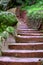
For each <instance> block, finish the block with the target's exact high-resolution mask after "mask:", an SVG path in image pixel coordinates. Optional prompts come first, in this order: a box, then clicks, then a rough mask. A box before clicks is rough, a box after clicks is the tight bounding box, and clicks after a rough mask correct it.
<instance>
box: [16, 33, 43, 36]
mask: <svg viewBox="0 0 43 65" xmlns="http://www.w3.org/2000/svg"><path fill="white" fill-rule="evenodd" d="M17 35H21V36H43V33H19V34H17Z"/></svg>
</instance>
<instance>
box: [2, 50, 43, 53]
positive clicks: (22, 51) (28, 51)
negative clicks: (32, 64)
mask: <svg viewBox="0 0 43 65" xmlns="http://www.w3.org/2000/svg"><path fill="white" fill-rule="evenodd" d="M2 52H6V53H7V52H8V53H16V52H17V53H33V52H42V53H43V50H2Z"/></svg>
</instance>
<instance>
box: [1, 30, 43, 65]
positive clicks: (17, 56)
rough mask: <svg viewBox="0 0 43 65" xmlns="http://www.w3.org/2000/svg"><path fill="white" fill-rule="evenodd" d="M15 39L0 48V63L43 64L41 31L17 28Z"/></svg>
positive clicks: (14, 64)
mask: <svg viewBox="0 0 43 65" xmlns="http://www.w3.org/2000/svg"><path fill="white" fill-rule="evenodd" d="M15 40H16V42H15V43H9V44H8V49H7V50H6V49H5V50H2V56H1V57H0V65H26V64H27V65H43V32H41V31H37V30H32V29H19V30H18V31H17V35H16V36H15Z"/></svg>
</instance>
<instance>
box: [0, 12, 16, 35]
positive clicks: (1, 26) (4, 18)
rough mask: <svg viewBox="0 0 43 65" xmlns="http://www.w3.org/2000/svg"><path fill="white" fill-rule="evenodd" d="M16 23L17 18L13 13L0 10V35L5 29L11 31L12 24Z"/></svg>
mask: <svg viewBox="0 0 43 65" xmlns="http://www.w3.org/2000/svg"><path fill="white" fill-rule="evenodd" d="M16 24H17V19H16V16H15V15H14V14H13V13H9V12H0V35H1V34H2V33H3V32H4V31H7V32H8V33H13V32H14V29H13V27H12V26H13V25H16ZM12 31H13V32H12ZM3 35H4V34H3Z"/></svg>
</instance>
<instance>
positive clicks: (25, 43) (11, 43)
mask: <svg viewBox="0 0 43 65" xmlns="http://www.w3.org/2000/svg"><path fill="white" fill-rule="evenodd" d="M41 44H43V42H41V43H40V42H39V43H8V45H41Z"/></svg>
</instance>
